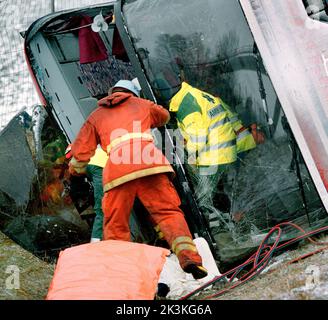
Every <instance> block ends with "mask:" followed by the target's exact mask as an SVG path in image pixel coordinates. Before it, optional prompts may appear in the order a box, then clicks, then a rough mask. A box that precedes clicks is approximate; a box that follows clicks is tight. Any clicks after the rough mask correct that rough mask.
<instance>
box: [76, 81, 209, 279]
mask: <svg viewBox="0 0 328 320" xmlns="http://www.w3.org/2000/svg"><path fill="white" fill-rule="evenodd" d="M169 119H170V115H169V112H168V111H167V110H166V109H164V108H163V107H161V106H159V105H156V104H154V103H153V102H151V101H148V100H145V99H141V98H140V91H139V89H138V88H137V87H136V86H135V84H134V83H133V82H132V81H128V80H120V81H119V82H117V83H116V85H115V86H114V87H113V88H111V89H110V91H109V95H108V96H107V97H105V98H103V99H101V100H100V101H99V102H98V108H97V109H96V110H95V111H94V112H93V113H92V114H91V115H90V116H89V117H88V119H87V120H86V122H85V123H84V125H83V126H82V128H81V130H80V132H79V133H78V136H77V137H76V140H75V142H74V143H73V145H72V154H73V158H72V160H71V161H70V172H71V174H83V173H85V170H86V166H87V165H88V162H89V160H90V158H91V157H92V156H93V155H94V153H95V150H96V148H97V145H98V144H100V145H101V147H102V149H103V150H106V151H107V154H108V156H109V158H108V161H107V163H106V166H105V168H104V171H103V189H104V197H103V202H102V207H103V212H104V225H103V238H104V240H123V241H130V230H129V216H130V212H131V209H132V207H133V203H134V200H135V197H138V198H139V200H140V201H141V202H142V203H143V205H144V206H145V208H146V209H147V210H148V211H149V213H150V215H151V219H152V220H153V221H154V222H155V224H156V225H158V227H159V228H160V230H161V232H162V233H163V234H164V237H165V240H166V241H167V242H168V244H169V245H170V247H171V249H172V251H173V252H174V253H175V254H176V256H177V257H178V259H179V263H180V266H181V268H182V269H183V270H184V271H185V272H186V273H191V274H192V275H193V277H194V278H195V279H200V278H203V277H205V276H206V275H207V270H206V269H205V268H204V267H203V266H202V259H201V256H200V255H199V253H198V251H197V248H196V246H195V244H194V242H193V240H192V235H191V233H190V231H189V228H188V225H187V223H186V221H185V218H184V214H183V212H182V210H181V209H180V208H179V206H180V204H181V202H180V198H179V196H178V194H177V192H176V190H175V188H174V186H173V184H172V182H171V181H170V177H173V176H174V171H173V169H172V167H171V165H170V164H169V162H168V160H167V159H166V158H165V156H164V155H163V153H162V152H161V151H160V150H159V149H157V148H156V146H155V144H154V142H153V136H152V135H151V128H156V127H161V126H164V125H165V124H166V123H167V122H168V121H169Z"/></svg>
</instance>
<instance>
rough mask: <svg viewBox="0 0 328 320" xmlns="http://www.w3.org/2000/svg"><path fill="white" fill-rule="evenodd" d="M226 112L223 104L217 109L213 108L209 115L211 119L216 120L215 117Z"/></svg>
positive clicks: (208, 112)
mask: <svg viewBox="0 0 328 320" xmlns="http://www.w3.org/2000/svg"><path fill="white" fill-rule="evenodd" d="M225 112H226V111H225V110H224V108H223V107H222V106H221V104H219V105H217V106H216V107H214V108H212V109H211V110H208V111H207V114H208V116H209V117H210V118H211V119H214V118H215V117H217V116H218V115H220V114H221V113H225Z"/></svg>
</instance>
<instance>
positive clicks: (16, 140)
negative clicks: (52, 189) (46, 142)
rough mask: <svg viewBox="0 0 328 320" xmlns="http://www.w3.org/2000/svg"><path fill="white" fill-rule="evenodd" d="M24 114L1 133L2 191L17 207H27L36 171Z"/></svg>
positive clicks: (0, 168) (0, 173)
mask: <svg viewBox="0 0 328 320" xmlns="http://www.w3.org/2000/svg"><path fill="white" fill-rule="evenodd" d="M24 114H25V113H24V112H23V113H21V114H19V115H18V116H16V117H15V118H14V119H13V120H11V122H10V123H9V124H8V125H7V126H6V128H5V129H4V130H3V131H1V133H0V177H1V179H0V191H1V192H4V193H5V194H6V195H8V196H9V197H10V198H12V199H13V200H14V201H15V203H16V205H17V206H23V205H27V202H28V200H29V198H30V190H31V184H32V180H33V177H34V176H35V169H36V168H35V164H34V161H33V158H32V153H31V150H30V147H29V144H28V142H27V136H26V132H25V129H24V126H23V122H22V120H23V118H22V117H23V115H24Z"/></svg>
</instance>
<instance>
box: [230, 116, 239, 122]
mask: <svg viewBox="0 0 328 320" xmlns="http://www.w3.org/2000/svg"><path fill="white" fill-rule="evenodd" d="M238 120H239V119H238V117H237V116H236V117H232V118H230V122H231V123H235V122H237V121H238Z"/></svg>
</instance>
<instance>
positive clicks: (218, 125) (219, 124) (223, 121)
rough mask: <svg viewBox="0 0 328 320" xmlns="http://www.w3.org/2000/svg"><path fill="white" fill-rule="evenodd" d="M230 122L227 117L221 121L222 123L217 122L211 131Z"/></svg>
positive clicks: (211, 127)
mask: <svg viewBox="0 0 328 320" xmlns="http://www.w3.org/2000/svg"><path fill="white" fill-rule="evenodd" d="M228 122H229V119H228V118H227V117H225V118H224V119H222V120H220V121H217V122H215V123H214V124H212V125H211V126H210V127H209V129H210V130H213V129H215V128H218V127H220V126H223V125H224V124H226V123H228Z"/></svg>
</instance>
